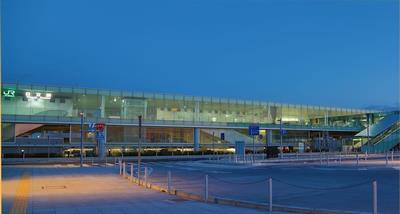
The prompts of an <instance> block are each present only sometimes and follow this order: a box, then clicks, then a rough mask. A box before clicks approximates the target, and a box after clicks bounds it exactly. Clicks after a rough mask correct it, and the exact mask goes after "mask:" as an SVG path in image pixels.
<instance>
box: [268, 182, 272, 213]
mask: <svg viewBox="0 0 400 214" xmlns="http://www.w3.org/2000/svg"><path fill="white" fill-rule="evenodd" d="M268 184H269V188H268V190H269V198H268V199H269V211H270V212H272V178H271V177H270V178H269V179H268Z"/></svg>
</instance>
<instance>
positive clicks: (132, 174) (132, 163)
mask: <svg viewBox="0 0 400 214" xmlns="http://www.w3.org/2000/svg"><path fill="white" fill-rule="evenodd" d="M131 181H133V163H131Z"/></svg>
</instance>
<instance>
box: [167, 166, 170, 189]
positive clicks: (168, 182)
mask: <svg viewBox="0 0 400 214" xmlns="http://www.w3.org/2000/svg"><path fill="white" fill-rule="evenodd" d="M167 184H168V194H171V171H168V179H167Z"/></svg>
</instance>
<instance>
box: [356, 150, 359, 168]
mask: <svg viewBox="0 0 400 214" xmlns="http://www.w3.org/2000/svg"><path fill="white" fill-rule="evenodd" d="M356 160H357V166H358V161H359V157H358V153H357V154H356Z"/></svg>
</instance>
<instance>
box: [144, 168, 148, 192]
mask: <svg viewBox="0 0 400 214" xmlns="http://www.w3.org/2000/svg"><path fill="white" fill-rule="evenodd" d="M147 173H148V171H147V166H145V167H144V186H145V187H146V188H147V176H148V174H147Z"/></svg>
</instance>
